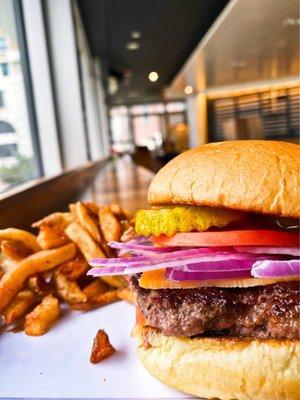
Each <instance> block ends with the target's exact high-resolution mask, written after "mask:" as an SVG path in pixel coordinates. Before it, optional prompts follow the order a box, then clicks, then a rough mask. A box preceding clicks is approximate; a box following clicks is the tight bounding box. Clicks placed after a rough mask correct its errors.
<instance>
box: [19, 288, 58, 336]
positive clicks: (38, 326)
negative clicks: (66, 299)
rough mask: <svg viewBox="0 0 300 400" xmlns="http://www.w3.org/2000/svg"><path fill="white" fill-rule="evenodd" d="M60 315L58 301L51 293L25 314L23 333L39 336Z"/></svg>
mask: <svg viewBox="0 0 300 400" xmlns="http://www.w3.org/2000/svg"><path fill="white" fill-rule="evenodd" d="M59 315H60V306H59V301H58V300H57V298H56V297H53V296H52V295H51V294H49V295H48V296H46V297H44V299H43V301H42V302H41V303H40V304H39V305H38V306H36V307H35V308H34V310H33V311H32V312H31V313H30V314H27V315H26V318H25V333H26V335H30V336H40V335H43V334H44V333H46V332H47V331H48V330H49V329H50V327H51V326H52V325H53V324H54V322H55V320H56V319H57V318H58V317H59Z"/></svg>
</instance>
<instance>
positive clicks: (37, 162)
mask: <svg viewBox="0 0 300 400" xmlns="http://www.w3.org/2000/svg"><path fill="white" fill-rule="evenodd" d="M13 10H14V18H15V24H16V31H17V38H18V44H19V49H20V54H21V57H20V60H21V67H22V73H23V82H24V92H25V99H26V106H27V115H28V122H29V128H30V133H31V135H30V136H31V142H32V150H33V155H34V166H35V170H36V172H37V173H36V174H35V175H34V176H32V177H31V178H30V179H36V178H39V177H41V176H43V175H44V167H43V161H42V154H41V144H40V138H39V131H38V123H37V115H36V108H35V100H34V92H33V85H32V77H31V72H30V61H29V55H28V47H27V42H26V31H25V24H24V15H23V9H22V4H21V0H13ZM22 183H24V182H20V184H22Z"/></svg>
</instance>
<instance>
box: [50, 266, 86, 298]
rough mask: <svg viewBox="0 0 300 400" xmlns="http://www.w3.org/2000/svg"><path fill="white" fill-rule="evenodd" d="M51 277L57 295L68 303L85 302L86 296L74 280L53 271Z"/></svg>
mask: <svg viewBox="0 0 300 400" xmlns="http://www.w3.org/2000/svg"><path fill="white" fill-rule="evenodd" d="M53 279H54V282H55V286H56V289H57V293H58V294H59V296H60V297H61V298H62V299H63V300H65V301H66V302H67V303H69V304H74V303H75V304H76V303H85V302H86V301H87V296H86V295H85V294H84V293H83V292H82V290H81V289H80V287H79V286H78V285H77V283H76V282H72V281H69V280H68V278H67V277H66V276H65V275H63V274H62V273H60V272H59V271H57V270H56V271H54V274H53Z"/></svg>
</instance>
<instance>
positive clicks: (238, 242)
mask: <svg viewBox="0 0 300 400" xmlns="http://www.w3.org/2000/svg"><path fill="white" fill-rule="evenodd" d="M152 241H153V242H154V243H156V244H159V245H161V246H192V247H197V246H199V247H202V246H203V247H212V246H278V247H280V246H284V247H296V246H299V236H298V234H297V233H291V232H282V231H271V230H241V231H216V232H211V231H210V232H190V233H177V234H176V235H174V236H172V237H168V236H166V235H160V236H158V237H154V236H153V237H152Z"/></svg>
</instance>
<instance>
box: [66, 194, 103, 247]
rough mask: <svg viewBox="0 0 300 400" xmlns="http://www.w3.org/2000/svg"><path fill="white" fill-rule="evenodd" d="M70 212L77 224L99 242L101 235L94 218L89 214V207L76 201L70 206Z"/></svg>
mask: <svg viewBox="0 0 300 400" xmlns="http://www.w3.org/2000/svg"><path fill="white" fill-rule="evenodd" d="M71 210H72V213H73V214H74V215H75V219H76V221H77V222H79V224H80V225H81V226H82V227H83V228H84V229H85V230H86V231H87V232H88V233H89V234H90V235H91V237H92V238H93V239H94V240H95V242H96V243H100V241H101V236H100V232H99V229H98V226H97V223H96V220H95V218H93V217H92V216H91V213H90V212H89V209H88V208H87V207H86V205H84V204H83V203H81V202H80V201H78V202H77V203H76V204H73V205H72V207H71Z"/></svg>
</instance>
